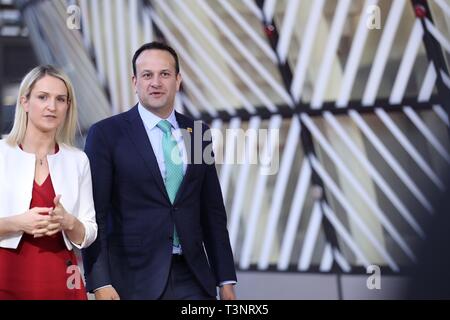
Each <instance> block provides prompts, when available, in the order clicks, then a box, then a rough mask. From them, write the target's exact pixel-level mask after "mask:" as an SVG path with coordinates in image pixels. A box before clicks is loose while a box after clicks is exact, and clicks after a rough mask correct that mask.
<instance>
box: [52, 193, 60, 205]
mask: <svg viewBox="0 0 450 320" xmlns="http://www.w3.org/2000/svg"><path fill="white" fill-rule="evenodd" d="M60 199H61V195H60V194H58V195H57V196H56V197H55V199H53V203H54V204H55V207H57V206H59V200H60Z"/></svg>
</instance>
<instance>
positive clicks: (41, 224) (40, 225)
mask: <svg viewBox="0 0 450 320" xmlns="http://www.w3.org/2000/svg"><path fill="white" fill-rule="evenodd" d="M48 225H49V221H48V220H40V221H38V222H37V223H36V225H35V226H34V230H36V229H46V228H47V226H48Z"/></svg>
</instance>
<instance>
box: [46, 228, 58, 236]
mask: <svg viewBox="0 0 450 320" xmlns="http://www.w3.org/2000/svg"><path fill="white" fill-rule="evenodd" d="M59 231H61V230H59V229H56V230H52V231H47V232H46V233H45V235H46V236H52V235H54V234H57V233H58V232H59Z"/></svg>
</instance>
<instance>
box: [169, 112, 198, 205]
mask: <svg viewBox="0 0 450 320" xmlns="http://www.w3.org/2000/svg"><path fill="white" fill-rule="evenodd" d="M175 116H176V118H177V122H178V126H179V127H180V129H184V130H185V131H184V132H187V133H188V134H189V137H186V136H184V135H183V139H184V146H185V148H186V152H187V161H188V163H187V167H186V173H185V175H184V177H183V180H182V181H181V185H180V187H179V188H178V192H177V195H176V197H175V200H174V203H176V202H177V200H178V199H179V198H180V196H181V194H183V191H184V189H185V188H186V186H187V181H189V177H190V176H191V175H192V174H193V173H192V172H193V171H194V166H193V162H194V135H193V133H192V130H193V128H194V121H193V120H191V119H189V118H187V117H185V116H183V115H182V114H180V113H178V112H175ZM189 129H190V130H189Z"/></svg>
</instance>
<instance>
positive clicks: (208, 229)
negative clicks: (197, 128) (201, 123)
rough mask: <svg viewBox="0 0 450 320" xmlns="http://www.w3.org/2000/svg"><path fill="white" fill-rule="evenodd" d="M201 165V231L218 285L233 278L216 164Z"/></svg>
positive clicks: (233, 272)
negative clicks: (204, 169) (202, 168)
mask: <svg viewBox="0 0 450 320" xmlns="http://www.w3.org/2000/svg"><path fill="white" fill-rule="evenodd" d="M206 128H207V127H206ZM206 142H208V141H206ZM204 148H205V146H204ZM213 156H214V155H213ZM203 165H204V166H206V172H205V178H204V180H203V184H202V187H201V198H200V201H201V222H202V231H203V235H204V245H205V249H206V252H207V254H208V259H209V262H210V264H211V267H212V270H213V272H214V275H215V277H216V285H217V286H219V285H220V283H222V282H224V281H232V282H234V281H236V280H237V278H236V271H235V267H234V259H233V252H232V249H231V245H230V238H229V235H228V230H227V214H226V211H225V206H224V202H223V196H222V190H221V188H220V183H219V178H218V176H217V171H216V166H215V163H212V164H206V163H204V164H203Z"/></svg>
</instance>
